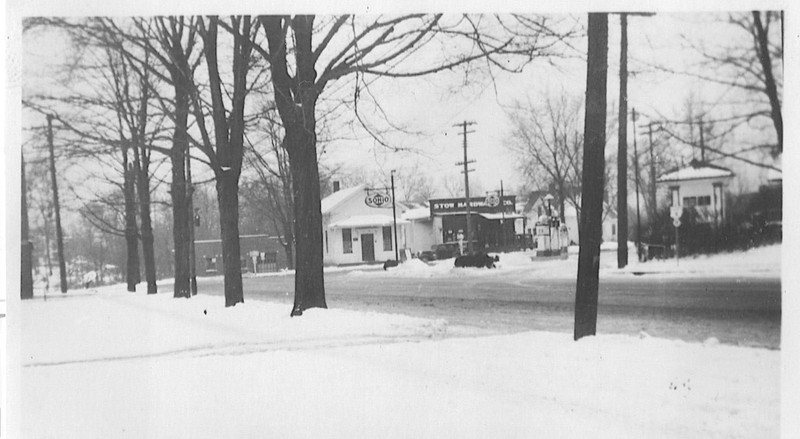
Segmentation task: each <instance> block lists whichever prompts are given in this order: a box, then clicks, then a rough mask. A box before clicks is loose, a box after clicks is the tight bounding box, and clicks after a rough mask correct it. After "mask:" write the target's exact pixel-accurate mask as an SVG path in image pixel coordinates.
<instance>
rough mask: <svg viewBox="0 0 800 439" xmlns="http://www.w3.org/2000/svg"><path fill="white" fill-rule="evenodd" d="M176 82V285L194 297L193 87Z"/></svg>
mask: <svg viewBox="0 0 800 439" xmlns="http://www.w3.org/2000/svg"><path fill="white" fill-rule="evenodd" d="M173 81H174V84H175V132H174V133H173V138H172V151H171V152H172V154H171V157H170V158H171V160H172V184H171V186H170V194H171V196H172V239H173V242H174V245H175V250H174V252H175V254H174V257H175V288H174V292H173V297H186V298H188V297H191V292H190V290H189V231H188V229H187V227H186V224H187V221H188V212H187V211H186V176H185V165H184V161H185V154H186V151H187V149H188V146H189V137H188V135H187V119H188V115H189V91H188V90H187V88H186V87H185V84H183V81H184V79H183V78H173Z"/></svg>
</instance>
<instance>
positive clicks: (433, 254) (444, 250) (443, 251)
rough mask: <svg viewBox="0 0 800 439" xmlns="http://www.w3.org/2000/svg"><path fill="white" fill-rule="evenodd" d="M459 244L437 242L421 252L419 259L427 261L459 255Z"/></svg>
mask: <svg viewBox="0 0 800 439" xmlns="http://www.w3.org/2000/svg"><path fill="white" fill-rule="evenodd" d="M458 254H459V250H458V244H437V245H434V246H432V247H431V249H430V250H426V251H424V252H422V253H420V254H419V259H420V260H422V261H425V262H430V261H435V260H440V259H450V258H453V257H456V256H458Z"/></svg>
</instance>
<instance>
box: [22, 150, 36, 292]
mask: <svg viewBox="0 0 800 439" xmlns="http://www.w3.org/2000/svg"><path fill="white" fill-rule="evenodd" d="M20 154H21V156H22V157H21V161H22V191H21V192H22V200H21V202H22V205H21V206H20V207H21V209H20V210H22V230H21V235H20V244H21V245H22V254H21V257H22V259H21V260H20V269H21V272H20V281H19V287H20V288H19V292H20V299H32V298H33V243H32V242H31V241H30V233H29V230H30V227H29V223H28V184H27V182H26V181H25V155H24V154H23V153H20Z"/></svg>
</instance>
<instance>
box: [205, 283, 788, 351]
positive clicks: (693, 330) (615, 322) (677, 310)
mask: <svg viewBox="0 0 800 439" xmlns="http://www.w3.org/2000/svg"><path fill="white" fill-rule="evenodd" d="M325 279H326V294H327V298H328V305H329V306H330V307H332V308H345V309H355V310H365V311H376V312H388V313H399V314H406V315H413V316H418V317H428V318H444V319H447V320H448V321H449V322H450V323H451V324H454V325H462V326H469V327H472V328H474V329H475V330H477V331H482V332H487V333H513V332H519V331H526V330H545V331H555V332H571V331H572V324H573V301H574V294H575V281H574V280H572V279H537V278H535V277H531V276H530V275H529V273H525V272H519V271H511V272H508V271H502V270H496V271H494V272H491V273H490V272H487V271H485V270H484V271H483V272H475V273H470V272H465V273H464V274H463V275H458V276H451V277H432V278H421V277H398V276H393V275H392V273H386V272H384V271H383V270H370V271H356V272H335V273H328V274H326V277H325ZM221 282H222V281H221V279H204V280H202V281H201V282H200V287H199V288H200V293H208V294H220V293H221V291H222V288H221ZM293 283H294V277H293V276H291V275H281V276H267V277H249V278H245V280H244V288H245V300H248V299H249V300H253V299H257V300H269V301H281V302H285V303H286V304H287V309H288V307H290V306H291V301H292V297H293V295H292V294H293V293H292V291H293ZM780 297H781V284H780V279H775V278H733V277H716V278H692V277H673V278H669V279H664V278H659V277H650V276H632V275H629V276H615V277H613V278H610V279H603V280H601V283H600V300H599V301H600V305H599V318H598V331H599V332H601V333H615V334H638V333H639V332H640V331H644V332H646V333H648V334H650V335H652V336H657V337H664V338H679V339H683V340H689V341H703V340H705V339H707V338H710V337H716V338H717V339H719V340H720V341H721V342H723V343H729V344H736V345H742V346H758V347H767V348H773V349H774V348H778V347H779V346H780V322H781V299H780ZM287 312H288V311H287Z"/></svg>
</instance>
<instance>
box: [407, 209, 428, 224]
mask: <svg viewBox="0 0 800 439" xmlns="http://www.w3.org/2000/svg"><path fill="white" fill-rule="evenodd" d="M430 216H431V208H430V207H416V208H414V209H408V210H406V211H405V212H403V215H402V217H403V219H407V220H411V221H413V220H419V219H425V218H430Z"/></svg>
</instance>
